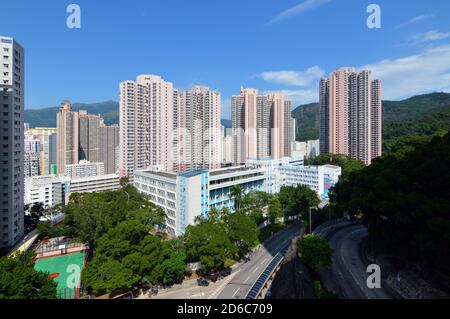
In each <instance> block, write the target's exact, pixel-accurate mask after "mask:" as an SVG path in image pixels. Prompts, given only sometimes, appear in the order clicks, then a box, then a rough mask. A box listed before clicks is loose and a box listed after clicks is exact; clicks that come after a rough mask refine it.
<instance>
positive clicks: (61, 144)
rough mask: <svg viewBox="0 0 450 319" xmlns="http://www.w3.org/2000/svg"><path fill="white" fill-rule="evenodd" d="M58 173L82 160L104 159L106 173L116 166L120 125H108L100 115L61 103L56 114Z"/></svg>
mask: <svg viewBox="0 0 450 319" xmlns="http://www.w3.org/2000/svg"><path fill="white" fill-rule="evenodd" d="M56 126H57V127H56V130H57V151H56V159H57V160H56V161H57V170H56V171H57V174H64V173H65V168H66V166H67V165H72V164H78V163H79V161H81V160H87V161H90V162H92V163H98V162H102V163H103V164H104V165H105V167H106V168H105V171H106V172H107V173H115V172H116V168H117V166H118V165H117V152H118V146H119V145H118V143H119V140H118V130H119V129H118V127H117V126H115V125H113V126H111V127H110V126H106V125H105V124H104V122H103V119H102V118H101V117H100V116H99V115H92V114H88V113H87V112H86V111H83V110H80V111H79V112H74V111H73V110H72V105H71V103H70V102H69V101H63V102H62V103H61V106H60V109H59V112H58V113H57V116H56Z"/></svg>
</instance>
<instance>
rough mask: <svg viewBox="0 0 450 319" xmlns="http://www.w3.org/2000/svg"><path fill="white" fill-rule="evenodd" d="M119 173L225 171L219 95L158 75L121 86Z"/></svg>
mask: <svg viewBox="0 0 450 319" xmlns="http://www.w3.org/2000/svg"><path fill="white" fill-rule="evenodd" d="M119 139H120V151H119V154H120V155H119V158H120V159H119V162H120V164H119V165H120V174H121V175H122V176H125V175H127V176H129V177H130V178H131V179H132V177H133V172H134V171H135V170H140V169H146V168H148V167H150V166H151V167H158V168H160V169H164V170H167V171H183V170H186V169H191V168H217V167H220V161H221V156H222V155H221V147H220V93H219V92H215V91H212V90H210V89H209V88H207V87H203V86H195V87H193V88H192V89H191V90H188V91H179V90H177V89H175V88H174V87H173V84H172V83H170V82H166V81H164V80H163V79H162V78H161V77H160V76H157V75H140V76H138V77H137V78H136V81H135V82H134V81H124V82H122V83H121V84H120V138H119Z"/></svg>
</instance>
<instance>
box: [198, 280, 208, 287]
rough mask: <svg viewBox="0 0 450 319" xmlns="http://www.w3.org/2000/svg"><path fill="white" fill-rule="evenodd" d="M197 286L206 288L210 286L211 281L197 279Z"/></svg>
mask: <svg viewBox="0 0 450 319" xmlns="http://www.w3.org/2000/svg"><path fill="white" fill-rule="evenodd" d="M197 284H198V285H199V286H202V287H206V286H209V281H208V280H206V279H205V278H198V279H197Z"/></svg>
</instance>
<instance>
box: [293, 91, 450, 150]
mask: <svg viewBox="0 0 450 319" xmlns="http://www.w3.org/2000/svg"><path fill="white" fill-rule="evenodd" d="M292 116H293V117H294V118H295V119H296V132H297V134H296V137H297V140H299V141H305V140H310V139H318V138H319V120H320V119H319V104H318V103H312V104H306V105H301V106H299V107H297V108H296V109H295V110H294V111H292ZM449 129H450V94H449V93H431V94H424V95H417V96H413V97H411V98H409V99H406V100H402V101H383V139H384V148H385V150H388V151H390V150H391V148H396V147H395V146H393V145H392V144H393V143H396V142H398V140H399V139H400V138H402V139H404V138H405V136H409V137H411V136H415V137H424V136H431V135H433V134H434V133H436V132H438V131H448V130H449ZM405 144H407V143H405Z"/></svg>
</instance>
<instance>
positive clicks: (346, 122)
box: [319, 68, 382, 165]
mask: <svg viewBox="0 0 450 319" xmlns="http://www.w3.org/2000/svg"><path fill="white" fill-rule="evenodd" d="M319 94H320V149H321V153H333V154H343V155H348V156H350V157H352V158H354V159H358V160H361V161H363V162H364V163H365V164H366V165H370V163H371V161H372V159H374V158H376V157H379V156H381V127H382V106H381V81H379V80H374V81H373V80H372V77H371V72H370V71H367V70H363V71H360V72H357V71H355V70H354V69H352V68H341V69H339V70H337V71H335V72H332V73H331V74H330V76H329V77H328V78H323V79H321V80H320V93H319Z"/></svg>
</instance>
